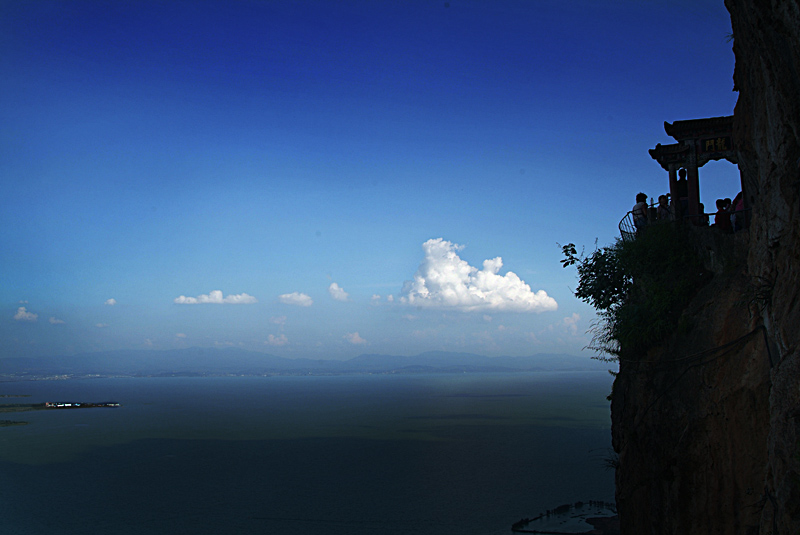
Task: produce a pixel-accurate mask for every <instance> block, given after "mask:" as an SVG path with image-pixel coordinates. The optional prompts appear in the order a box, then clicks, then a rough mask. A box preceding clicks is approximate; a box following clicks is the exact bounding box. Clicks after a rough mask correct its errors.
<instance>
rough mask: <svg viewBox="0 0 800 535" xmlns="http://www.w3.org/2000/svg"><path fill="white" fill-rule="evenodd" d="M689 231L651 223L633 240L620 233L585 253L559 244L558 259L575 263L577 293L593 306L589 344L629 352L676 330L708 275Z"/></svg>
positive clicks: (616, 353)
mask: <svg viewBox="0 0 800 535" xmlns="http://www.w3.org/2000/svg"><path fill="white" fill-rule="evenodd" d="M687 234H688V229H687V228H685V227H683V226H680V225H672V224H665V225H652V226H650V227H648V228H647V229H646V231H645V232H644V233H642V235H640V236H639V237H637V238H636V239H635V240H631V241H622V240H620V239H618V240H617V241H616V242H615V243H614V244H613V245H610V246H607V247H603V248H600V249H597V248H596V249H595V250H594V252H592V253H591V254H590V255H588V256H586V255H584V254H583V253H581V254H580V255H578V254H577V251H576V249H575V245H574V244H572V243H570V244H567V245H565V246H563V247H562V250H563V253H564V256H565V258H564V259H563V260H561V263H562V265H563V266H564V267H568V266H572V265H575V266H576V267H577V269H578V287H577V289H576V290H575V296H576V297H578V298H579V299H581V300H583V301H585V302H587V303H589V304H590V305H592V306H593V307H594V308H595V309H596V310H597V314H598V318H599V321H598V323H597V324H595V326H594V327H593V334H594V337H593V339H592V344H591V346H590V349H595V350H598V351H602V352H604V353H606V354H609V355H611V356H612V357H620V356H624V357H625V358H633V357H634V355H641V354H643V353H645V352H646V351H647V350H648V349H649V348H651V347H653V346H655V345H657V344H659V343H660V342H662V341H663V340H664V339H665V338H666V336H667V335H669V334H670V333H672V332H674V331H675V329H676V328H677V327H678V324H679V319H680V315H681V312H682V311H683V309H684V308H685V307H686V305H687V304H688V303H689V300H690V299H691V298H692V297H693V296H694V295H695V293H696V292H697V290H698V289H699V288H700V287H701V286H702V285H703V284H705V283H706V282H707V281H708V279H709V277H710V275H709V274H708V273H706V272H705V270H704V269H703V266H702V263H701V262H700V259H699V258H698V257H697V255H696V254H695V252H694V250H693V249H692V247H691V246H690V244H689V240H688V236H687Z"/></svg>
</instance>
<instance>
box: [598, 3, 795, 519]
mask: <svg viewBox="0 0 800 535" xmlns="http://www.w3.org/2000/svg"><path fill="white" fill-rule="evenodd" d="M725 4H726V6H727V8H728V10H729V12H730V13H731V22H732V28H733V36H734V45H733V50H734V54H735V56H736V70H735V74H734V83H735V86H736V89H737V90H738V91H739V100H738V103H737V105H736V109H735V112H734V141H735V143H736V146H737V149H738V150H739V159H740V161H739V168H740V171H741V174H742V184H743V190H744V193H745V195H746V198H747V203H748V205H749V206H750V207H751V208H752V223H751V226H750V229H749V232H746V233H743V234H742V235H739V236H736V237H735V238H734V237H732V238H731V240H733V241H732V242H731V243H730V244H729V245H728V246H729V247H734V248H736V247H738V248H739V249H741V250H743V251H744V252H743V254H741V255H740V256H739V258H738V260H737V259H733V260H732V261H731V262H729V264H728V265H727V266H725V268H724V269H722V270H719V273H718V274H717V276H716V277H715V278H714V279H713V281H712V282H711V283H710V284H709V285H708V286H707V287H705V288H704V289H703V290H702V291H701V292H700V293H699V295H697V297H696V298H695V299H694V301H693V302H692V304H691V305H690V306H689V308H688V309H687V310H686V311H685V318H686V319H687V321H686V322H684V324H685V325H686V326H687V327H686V328H685V329H683V330H682V331H681V333H679V334H676V335H675V336H674V337H672V338H671V339H670V340H668V341H666V342H665V343H664V344H663V345H662V347H660V348H657V349H654V350H651V351H650V352H649V353H648V354H647V355H640V356H638V357H637V359H636V360H635V361H623V362H620V373H619V376H618V378H617V380H616V382H615V385H614V394H613V399H612V422H613V429H612V432H613V440H614V448H615V450H616V451H617V452H618V453H619V456H620V463H619V469H618V471H617V499H618V507H619V514H620V521H621V526H622V530H623V534H628V535H629V534H642V533H683V534H695V533H696V534H707V533H730V534H748V535H749V534H753V535H754V534H761V535H766V534H775V535H777V534H779V533H780V534H795V533H800V2H798V1H797V0H725ZM734 241H735V243H734Z"/></svg>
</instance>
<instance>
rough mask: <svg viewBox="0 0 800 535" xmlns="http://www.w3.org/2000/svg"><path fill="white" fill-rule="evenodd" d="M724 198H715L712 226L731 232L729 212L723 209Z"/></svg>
mask: <svg viewBox="0 0 800 535" xmlns="http://www.w3.org/2000/svg"><path fill="white" fill-rule="evenodd" d="M726 204H727V202H726V199H717V213H716V214H715V215H714V226H715V227H717V228H718V229H720V230H721V231H722V232H724V233H725V234H730V233H731V232H733V227H732V226H731V213H730V212H729V211H728V210H726V209H725V206H726Z"/></svg>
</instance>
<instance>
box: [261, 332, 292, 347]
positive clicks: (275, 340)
mask: <svg viewBox="0 0 800 535" xmlns="http://www.w3.org/2000/svg"><path fill="white" fill-rule="evenodd" d="M288 343H289V339H288V338H287V337H286V335H285V334H279V335H278V336H275V335H274V334H271V335H269V337H267V340H266V341H265V342H264V344H265V345H269V346H285V345H286V344H288Z"/></svg>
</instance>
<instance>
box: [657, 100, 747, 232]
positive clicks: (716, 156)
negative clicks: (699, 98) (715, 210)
mask: <svg viewBox="0 0 800 535" xmlns="http://www.w3.org/2000/svg"><path fill="white" fill-rule="evenodd" d="M664 130H665V131H666V132H667V134H668V135H669V136H671V137H673V138H674V139H675V141H677V143H672V144H669V145H662V144H660V143H659V144H658V145H656V147H655V148H654V149H650V151H649V152H650V156H651V157H652V158H653V159H654V160H656V161H657V162H658V163H659V164H661V167H663V168H664V170H665V171H668V172H669V192H670V199H671V204H672V210H673V213H674V214H675V218H676V219H680V218H683V217H690V218H691V220H692V222H694V223H697V222H698V221H699V218H698V217H697V216H699V215H700V214H701V213H702V212H701V210H700V180H699V176H698V169H699V168H701V167H703V166H704V165H705V164H706V163H708V162H710V161H712V160H723V159H724V160H728V161H729V162H731V163H733V164H736V163H738V159H737V156H736V151H735V150H734V146H733V141H732V139H733V116H732V115H728V116H725V117H710V118H707V119H692V120H688V121H675V122H673V123H672V124H670V123H668V122H666V121H665V122H664ZM679 169H685V170H686V184H685V185H680V186H679V184H678V170H679ZM682 197H683V198H685V199H686V200H685V201H684V203H683V204H684V205H685V207H684V206H681V198H682Z"/></svg>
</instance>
